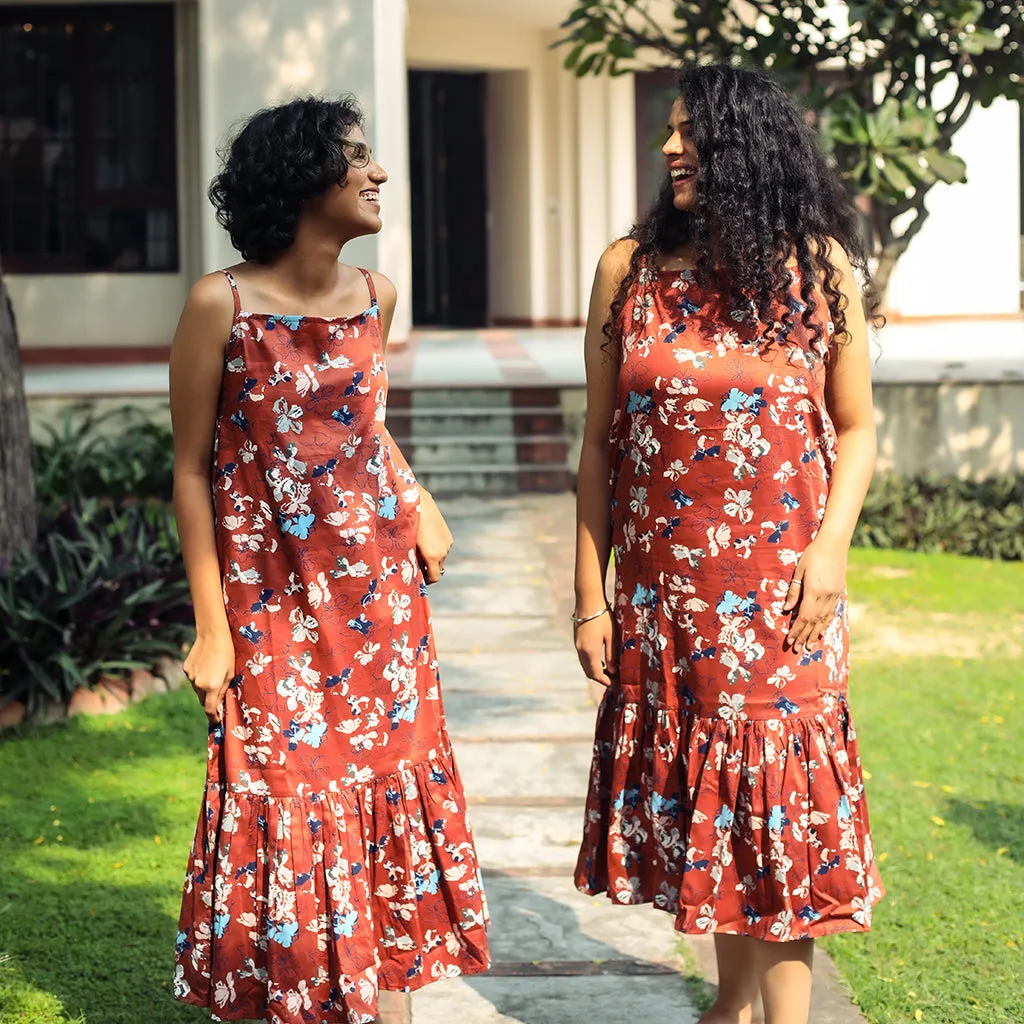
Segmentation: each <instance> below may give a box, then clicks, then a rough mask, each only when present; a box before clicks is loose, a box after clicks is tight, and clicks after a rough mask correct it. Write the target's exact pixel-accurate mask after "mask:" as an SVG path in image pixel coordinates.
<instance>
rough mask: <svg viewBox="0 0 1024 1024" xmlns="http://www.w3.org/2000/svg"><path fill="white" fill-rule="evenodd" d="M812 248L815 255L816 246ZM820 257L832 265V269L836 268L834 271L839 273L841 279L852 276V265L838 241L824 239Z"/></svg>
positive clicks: (830, 238)
mask: <svg viewBox="0 0 1024 1024" xmlns="http://www.w3.org/2000/svg"><path fill="white" fill-rule="evenodd" d="M813 248H814V250H815V253H817V252H818V248H817V246H814V247H813ZM822 255H823V256H824V257H825V259H827V260H828V261H829V263H831V264H832V266H833V267H835V268H836V270H838V271H839V274H840V276H841V277H848V276H852V275H853V264H852V263H851V262H850V256H849V254H848V253H847V251H846V250H845V249H844V248H843V246H842V244H841V243H840V242H839V241H838V239H835V238H832V237H829V238H826V239H825V246H824V252H823V253H822Z"/></svg>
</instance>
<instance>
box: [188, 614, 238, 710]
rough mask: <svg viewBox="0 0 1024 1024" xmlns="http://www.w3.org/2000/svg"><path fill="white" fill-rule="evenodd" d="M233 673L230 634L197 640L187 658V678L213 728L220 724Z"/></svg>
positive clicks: (233, 663)
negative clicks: (225, 696) (222, 706)
mask: <svg viewBox="0 0 1024 1024" xmlns="http://www.w3.org/2000/svg"><path fill="white" fill-rule="evenodd" d="M234 674H235V648H234V645H233V644H232V643H231V634H230V633H225V634H217V635H211V636H198V637H196V642H195V643H194V644H193V645H192V650H190V651H189V652H188V657H187V658H186V659H185V675H186V676H187V677H188V680H189V682H190V683H191V684H192V689H193V690H194V691H195V694H196V697H198V698H199V703H200V704H202V706H203V710H204V711H205V712H206V717H207V718H208V719H209V720H210V724H211V725H216V724H217V722H219V721H220V717H221V705H222V704H223V703H224V695H225V694H226V693H227V691H228V686H229V685H230V684H231V680H232V678H233V677H234Z"/></svg>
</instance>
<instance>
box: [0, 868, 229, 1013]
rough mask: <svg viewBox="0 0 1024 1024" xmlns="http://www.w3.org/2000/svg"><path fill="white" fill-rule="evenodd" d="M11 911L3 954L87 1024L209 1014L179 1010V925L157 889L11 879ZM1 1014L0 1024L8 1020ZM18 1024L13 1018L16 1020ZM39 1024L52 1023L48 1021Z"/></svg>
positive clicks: (4, 918) (1, 941)
mask: <svg viewBox="0 0 1024 1024" xmlns="http://www.w3.org/2000/svg"><path fill="white" fill-rule="evenodd" d="M3 888H4V889H5V890H8V891H9V892H11V893H14V894H16V899H17V904H16V912H15V913H13V914H11V913H9V914H3V915H0V948H2V949H4V950H5V952H7V953H8V954H10V955H11V957H12V959H13V961H14V964H15V965H16V969H17V973H18V974H19V975H20V977H21V978H23V979H24V980H25V981H26V982H28V983H29V984H30V985H31V986H32V987H33V988H34V989H36V990H39V991H41V992H47V993H50V994H52V995H53V996H55V997H56V998H58V999H59V1000H60V1001H61V1003H62V1004H63V1008H64V1011H65V1012H66V1013H67V1014H68V1015H69V1016H70V1017H71V1018H72V1019H76V1018H77V1017H78V1015H79V1014H81V1015H82V1019H83V1021H84V1022H85V1024H140V1022H142V1021H145V1022H146V1024H199V1022H200V1021H208V1020H209V1017H208V1015H206V1014H204V1013H203V1011H201V1010H199V1009H197V1008H195V1007H188V1006H182V1005H180V1004H178V1003H176V1002H175V1001H174V1000H173V998H172V996H171V989H170V983H171V978H172V974H173V970H174V964H173V954H174V937H175V927H176V922H175V921H174V920H173V919H172V918H171V917H170V916H169V914H168V912H167V902H168V900H169V899H170V898H171V897H175V898H176V894H174V893H167V892H164V891H162V890H160V889H158V888H155V887H147V886H139V885H124V884H120V885H119V884H116V883H114V882H110V883H103V884H97V883H93V882H82V881H78V882H75V881H72V880H69V882H68V883H67V884H54V883H44V882H39V881H36V880H34V879H31V878H25V877H18V876H17V875H15V876H14V877H10V876H8V877H7V878H5V880H4V886H3ZM7 1019H8V1018H7V1017H6V1016H5V1011H4V1010H3V1009H0V1020H7ZM14 1019H15V1020H17V1019H18V1018H14ZM52 1019H53V1021H54V1022H56V1021H58V1020H60V1017H53V1018H52ZM38 1024H50V1018H49V1017H47V1019H46V1021H45V1022H38Z"/></svg>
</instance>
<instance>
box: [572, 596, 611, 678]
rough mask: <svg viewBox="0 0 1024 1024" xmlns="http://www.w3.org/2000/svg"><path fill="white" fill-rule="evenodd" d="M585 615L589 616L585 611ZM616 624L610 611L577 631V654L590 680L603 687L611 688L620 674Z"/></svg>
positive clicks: (582, 624) (579, 627)
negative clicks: (616, 653)
mask: <svg viewBox="0 0 1024 1024" xmlns="http://www.w3.org/2000/svg"><path fill="white" fill-rule="evenodd" d="M584 614H589V613H588V612H586V611H584ZM615 634H616V624H615V619H614V617H613V615H612V612H611V610H610V609H609V610H608V611H606V612H605V613H604V614H603V615H599V616H598V617H597V618H596V619H591V620H590V621H589V622H582V623H580V625H578V626H577V627H576V629H575V637H574V639H575V641H576V654H577V656H578V657H579V659H580V665H581V666H582V667H583V671H584V672H585V673H586V676H587V678H588V679H593V680H594V682H595V683H600V684H601V685H602V686H611V684H612V682H613V680H614V677H615V675H616V674H617V672H618V665H617V663H616V659H615V652H616V647H617V644H616V636H615Z"/></svg>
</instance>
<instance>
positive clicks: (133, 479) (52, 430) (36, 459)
mask: <svg viewBox="0 0 1024 1024" xmlns="http://www.w3.org/2000/svg"><path fill="white" fill-rule="evenodd" d="M44 430H45V432H46V435H47V437H46V439H45V440H43V441H36V442H35V443H34V444H33V446H32V461H33V464H34V466H35V475H36V503H37V505H38V507H39V513H40V516H41V517H42V518H47V517H49V516H51V515H54V514H55V513H56V512H57V511H58V510H60V509H62V508H64V507H66V506H68V505H69V504H70V503H72V502H73V501H75V500H77V499H80V498H100V499H103V500H105V501H111V502H114V503H118V504H119V503H121V502H124V501H143V500H147V499H152V500H155V501H162V502H170V500H171V490H172V485H173V474H174V451H173V443H172V437H171V428H170V427H169V426H166V425H164V424H161V423H154V422H152V421H151V420H150V419H148V418H147V417H146V416H145V414H144V413H142V412H141V411H140V410H139V409H137V408H135V407H133V406H124V407H122V408H118V409H112V410H110V411H108V412H105V413H96V412H94V411H92V410H91V408H90V407H89V406H88V405H70V406H68V407H67V408H65V409H64V410H63V412H62V413H61V416H60V419H59V420H58V422H57V423H56V424H47V425H46V426H45V427H44Z"/></svg>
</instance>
